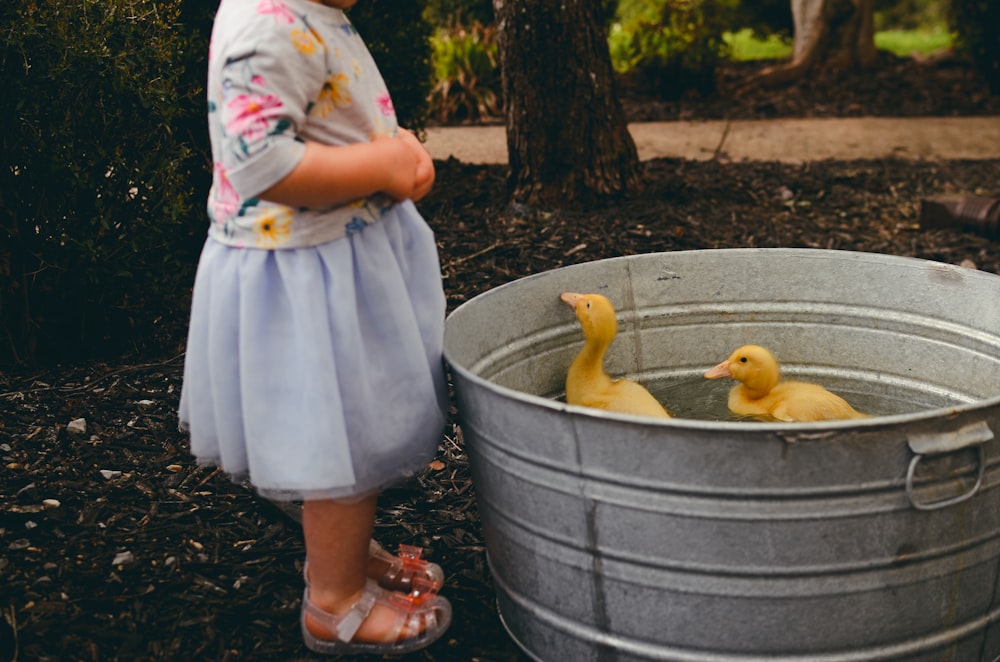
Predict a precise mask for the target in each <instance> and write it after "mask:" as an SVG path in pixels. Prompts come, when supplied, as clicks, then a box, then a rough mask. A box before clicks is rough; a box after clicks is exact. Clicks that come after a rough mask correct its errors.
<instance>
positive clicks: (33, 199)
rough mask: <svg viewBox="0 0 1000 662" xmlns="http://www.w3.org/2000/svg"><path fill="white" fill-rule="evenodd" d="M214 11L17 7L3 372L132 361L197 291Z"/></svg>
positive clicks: (54, 1) (11, 16)
mask: <svg viewBox="0 0 1000 662" xmlns="http://www.w3.org/2000/svg"><path fill="white" fill-rule="evenodd" d="M201 6H202V5H201V3H195V2H187V3H183V2H180V1H179V0H174V1H173V2H141V1H138V0H135V1H133V0H101V1H95V0H83V1H82V2H72V3H71V2H66V1H64V0H35V1H33V2H24V1H19V2H13V3H3V5H2V7H3V9H2V12H3V13H2V15H0V20H2V23H0V24H2V26H3V31H4V34H5V36H6V41H5V45H4V46H3V57H2V59H0V67H2V76H3V80H4V83H5V88H6V89H5V90H4V94H3V95H2V97H0V104H2V105H0V114H2V116H3V117H4V122H3V123H2V124H0V140H2V144H3V159H4V164H3V165H4V167H3V169H2V172H0V177H2V182H0V196H2V197H0V239H2V241H0V265H2V267H0V325H2V333H0V343H2V344H0V360H7V361H12V360H18V359H20V360H25V359H28V358H36V359H39V358H45V359H52V360H60V359H66V358H69V357H73V356H76V355H80V354H83V353H89V354H102V353H116V352H120V351H121V350H122V349H124V348H125V347H127V346H130V345H135V344H138V343H140V339H141V338H144V337H149V336H150V335H155V331H156V329H155V326H156V324H157V323H158V320H157V319H155V318H154V319H144V318H143V317H142V313H141V311H143V310H146V309H147V308H148V309H150V310H161V309H162V306H159V305H152V306H148V304H151V303H154V302H157V301H158V300H159V299H161V298H162V297H170V296H172V295H173V293H174V292H176V291H178V290H179V289H180V288H182V287H184V286H186V285H188V284H189V283H190V281H191V277H192V276H191V275H192V265H193V264H194V260H195V259H196V255H197V253H196V251H197V248H198V246H199V245H200V240H201V238H202V237H204V227H203V226H201V225H199V224H191V223H190V222H189V221H190V219H191V218H192V217H194V216H196V215H197V212H198V211H200V209H201V207H202V204H203V203H202V201H203V200H204V199H205V191H206V190H207V188H206V187H207V177H206V172H207V170H206V165H207V163H208V158H207V157H206V154H205V151H204V150H205V146H206V143H207V141H206V139H205V130H203V128H202V125H203V124H204V113H203V112H202V103H201V98H202V96H203V84H202V78H203V74H202V68H203V67H202V66H200V65H201V64H202V63H203V61H204V55H203V54H204V53H205V52H206V48H205V44H206V43H207V42H206V39H207V34H206V32H205V27H206V21H207V19H208V18H209V13H208V12H206V11H205V10H204V9H201Z"/></svg>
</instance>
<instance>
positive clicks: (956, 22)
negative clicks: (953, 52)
mask: <svg viewBox="0 0 1000 662" xmlns="http://www.w3.org/2000/svg"><path fill="white" fill-rule="evenodd" d="M950 23H951V28H952V30H954V32H955V44H956V47H957V48H958V50H959V51H961V52H963V53H966V54H968V55H969V56H970V57H971V58H972V61H973V62H974V63H975V65H976V68H977V69H978V70H979V72H980V73H981V74H982V75H983V78H984V79H986V82H987V83H989V86H990V91H991V92H992V93H993V94H1000V2H997V0H952V4H951V12H950Z"/></svg>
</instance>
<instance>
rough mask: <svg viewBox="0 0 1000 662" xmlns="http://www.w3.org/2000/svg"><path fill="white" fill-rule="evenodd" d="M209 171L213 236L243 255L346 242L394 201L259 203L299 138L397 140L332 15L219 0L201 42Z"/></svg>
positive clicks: (298, 152) (292, 3)
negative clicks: (204, 44)
mask: <svg viewBox="0 0 1000 662" xmlns="http://www.w3.org/2000/svg"><path fill="white" fill-rule="evenodd" d="M208 116H209V135H210V137H211V143H212V159H213V161H214V173H213V179H212V188H211V191H210V193H209V200H208V214H209V217H210V219H211V224H210V227H209V236H210V237H212V238H213V239H215V240H216V241H219V242H222V243H224V244H227V245H230V246H237V247H243V248H263V249H277V248H299V247H302V246H313V245H317V244H321V243H325V242H328V241H332V240H334V239H338V238H340V237H343V236H344V235H346V234H350V233H351V232H354V231H357V230H358V229H360V228H362V227H364V226H365V225H366V224H368V223H373V222H375V221H376V220H378V218H379V217H380V216H382V214H384V213H385V212H386V211H387V210H388V209H389V208H391V207H392V205H393V204H394V202H393V200H392V199H391V198H389V197H388V196H383V195H380V194H379V195H375V196H372V197H369V198H366V199H361V200H356V201H354V202H352V203H350V204H348V205H342V206H336V207H329V208H324V209H314V208H294V209H293V208H291V207H287V206H285V205H280V204H276V203H272V202H268V201H266V200H261V199H260V198H258V197H257V196H258V195H259V194H260V193H261V192H262V191H265V190H267V189H268V188H270V187H271V186H273V185H274V184H276V183H277V182H279V181H280V180H281V179H282V178H284V177H285V176H286V175H287V174H289V173H290V172H291V171H292V170H293V169H294V168H295V166H296V165H298V162H299V161H300V160H301V158H302V156H303V153H304V152H305V142H304V141H306V140H309V141H316V142H322V143H327V144H331V145H346V144H352V143H357V142H361V141H370V140H372V139H373V138H375V137H376V136H379V135H395V133H396V128H397V125H396V115H395V112H394V111H393V107H392V100H391V99H390V97H389V93H388V91H387V90H386V86H385V82H384V81H383V80H382V76H381V75H380V74H379V72H378V69H377V67H376V66H375V62H374V60H372V57H371V54H370V53H369V52H368V49H367V47H366V46H365V44H364V42H362V40H361V37H360V36H359V35H358V32H357V30H355V29H354V26H353V25H351V22H350V21H349V20H348V19H347V16H346V15H345V14H344V12H343V11H341V10H340V9H335V8H333V7H327V6H325V5H322V4H319V3H316V2H310V1H309V0H222V2H221V3H220V5H219V9H218V12H217V13H216V17H215V23H214V28H213V30H212V40H211V45H210V46H209V72H208Z"/></svg>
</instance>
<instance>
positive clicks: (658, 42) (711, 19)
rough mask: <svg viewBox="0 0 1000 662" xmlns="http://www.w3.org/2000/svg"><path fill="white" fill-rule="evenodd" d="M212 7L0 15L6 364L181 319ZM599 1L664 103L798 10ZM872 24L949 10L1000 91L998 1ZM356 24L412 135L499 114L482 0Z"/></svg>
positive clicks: (86, 352)
mask: <svg viewBox="0 0 1000 662" xmlns="http://www.w3.org/2000/svg"><path fill="white" fill-rule="evenodd" d="M216 6H217V3H216V2H207V3H206V2H203V1H202V0H100V1H98V0H11V1H10V2H3V3H0V28H2V30H3V34H4V37H5V39H4V42H3V44H2V45H0V53H2V57H0V74H2V76H3V81H4V83H5V87H6V89H5V93H4V95H2V96H0V113H2V117H3V118H4V121H3V122H2V123H0V147H2V159H3V168H2V170H0V366H3V365H9V364H12V363H16V362H27V361H35V362H51V361H65V360H71V359H74V358H77V357H83V356H100V355H107V354H114V355H118V354H121V353H123V352H134V351H139V350H142V349H143V347H144V346H146V345H153V344H155V343H156V342H157V341H158V337H159V335H160V334H159V331H160V329H162V328H163V327H164V326H165V325H168V324H173V325H176V324H183V323H184V322H185V321H186V319H168V318H165V314H169V313H165V312H164V311H170V310H173V311H177V310H182V309H184V307H183V306H171V305H169V303H170V302H171V301H174V300H176V299H178V298H184V297H186V296H187V293H188V292H189V289H190V285H191V282H192V281H193V273H194V268H195V265H196V262H197V253H198V250H199V249H200V246H201V243H202V241H203V238H204V232H205V227H206V223H205V219H204V213H203V205H204V201H205V198H206V195H207V189H208V185H209V177H210V170H209V165H210V158H209V155H208V138H207V129H206V121H205V108H204V76H205V58H206V54H207V48H208V38H209V34H210V30H211V22H212V17H213V15H214V10H215V7H216ZM604 6H605V9H606V16H607V20H608V26H609V29H610V31H611V39H610V40H609V47H610V49H611V54H612V60H613V62H615V64H616V67H617V68H618V69H619V71H623V72H629V74H628V75H629V76H631V77H632V79H633V80H634V81H637V82H638V83H639V84H640V85H644V86H646V87H647V88H648V89H650V90H651V91H653V92H654V93H656V94H657V95H659V96H661V97H663V98H671V97H676V96H678V95H680V94H686V93H690V92H692V91H694V92H695V93H700V94H710V93H711V90H712V87H713V85H714V81H715V76H716V71H717V69H718V68H719V66H720V65H721V64H722V63H723V62H725V60H726V58H728V57H729V56H730V53H729V45H728V44H727V42H726V39H727V35H732V34H734V33H737V32H740V31H741V30H742V31H743V32H746V30H752V31H753V32H755V33H757V34H759V35H778V36H779V38H782V37H783V38H787V37H789V36H790V35H791V13H790V3H789V0H754V1H753V2H751V1H750V0H617V1H615V0H604ZM876 12H877V13H876V21H877V24H878V25H879V26H880V27H881V28H902V29H910V28H913V29H924V28H925V27H927V26H928V25H929V26H931V27H934V26H940V24H941V22H942V21H943V20H944V19H943V18H942V17H943V16H947V21H948V26H949V27H950V28H951V29H953V30H954V31H955V42H956V45H957V47H958V48H959V49H960V50H961V51H962V52H964V53H968V54H969V55H970V56H971V57H972V58H973V59H974V61H975V62H976V65H977V67H978V68H979V70H980V71H981V72H982V73H983V75H984V76H985V77H986V79H987V80H988V81H989V82H990V84H991V87H992V89H993V91H994V93H1000V30H997V29H996V28H997V26H998V25H1000V2H996V0H877V1H876ZM351 18H352V20H353V21H354V22H355V23H356V25H357V26H358V29H359V31H360V32H361V34H362V35H363V37H364V38H365V40H366V42H367V43H368V44H369V47H370V48H371V50H372V53H373V55H374V56H375V59H376V61H377V62H378V64H379V67H380V68H381V70H382V72H383V75H384V76H385V78H386V80H387V82H388V84H389V88H390V90H391V91H392V93H393V100H394V102H395V105H396V111H397V114H398V115H399V118H400V122H401V123H402V124H403V125H404V126H408V127H410V128H413V129H415V130H417V131H418V133H419V132H420V131H421V130H422V128H423V126H424V124H425V122H426V121H427V120H428V119H429V118H430V117H433V118H434V119H436V120H439V121H462V120H470V121H481V120H484V119H489V118H490V117H499V116H500V115H501V106H502V103H503V100H502V98H501V91H500V76H499V68H498V64H497V59H496V44H495V29H494V27H493V25H492V22H493V8H492V2H491V0H364V1H363V2H359V3H358V5H356V6H355V8H354V9H352V10H351ZM744 29H746V30H744ZM432 45H433V50H432ZM428 103H430V105H428ZM174 314H175V316H176V312H175V313H174ZM178 349H179V348H178Z"/></svg>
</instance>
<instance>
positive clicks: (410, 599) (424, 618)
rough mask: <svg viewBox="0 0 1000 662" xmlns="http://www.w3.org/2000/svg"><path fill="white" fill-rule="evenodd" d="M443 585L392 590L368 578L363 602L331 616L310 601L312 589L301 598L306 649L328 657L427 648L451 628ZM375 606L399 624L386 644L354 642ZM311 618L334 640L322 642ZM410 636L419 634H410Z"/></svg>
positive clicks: (425, 583) (415, 582) (423, 584)
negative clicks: (441, 592)
mask: <svg viewBox="0 0 1000 662" xmlns="http://www.w3.org/2000/svg"><path fill="white" fill-rule="evenodd" d="M438 588H440V584H438V583H437V582H429V581H427V580H424V579H420V578H416V579H414V580H413V591H411V592H410V593H400V592H398V591H389V590H386V589H384V588H382V587H381V586H379V585H378V584H377V583H376V582H375V581H374V580H371V579H369V580H368V582H367V584H366V585H365V590H364V593H363V594H362V596H361V599H360V600H358V602H356V603H355V604H354V606H352V607H351V609H350V610H349V611H348V612H347V613H346V614H343V615H340V616H338V615H336V614H331V613H329V612H327V611H324V610H322V609H320V608H319V607H317V606H316V605H314V604H313V603H312V602H310V600H309V586H308V585H306V588H305V593H304V594H303V596H302V612H301V616H300V619H299V620H300V623H301V626H302V639H303V641H304V642H305V644H306V647H307V648H308V649H309V650H311V651H313V652H316V653H322V654H325V655H345V654H347V655H352V654H362V653H369V654H375V655H402V654H404V653H412V652H413V651H417V650H420V649H422V648H426V647H427V646H429V645H430V644H432V643H434V642H435V641H436V640H437V639H438V638H439V637H440V636H441V635H442V634H444V632H445V630H447V629H448V626H449V625H451V603H450V602H448V600H447V599H445V598H443V597H441V596H439V595H438V594H437V590H438ZM376 605H382V606H383V607H387V608H389V609H391V610H393V611H394V612H395V613H396V623H395V625H394V626H393V628H392V630H391V631H390V632H389V634H388V636H387V637H386V641H380V642H365V641H353V639H354V635H355V634H357V632H358V629H360V627H361V625H362V623H364V622H365V619H366V618H368V615H369V614H370V613H371V611H372V609H373V608H374V607H375V606H376ZM307 617H308V618H311V619H313V620H314V621H315V622H317V623H319V624H320V625H322V626H323V627H325V628H326V629H328V630H329V631H330V632H332V633H333V634H334V636H335V637H336V638H335V639H322V638H320V637H317V636H316V635H314V634H313V633H312V631H310V630H309V628H308V626H307V624H306V618H307ZM410 633H417V634H414V635H411V634H410Z"/></svg>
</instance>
